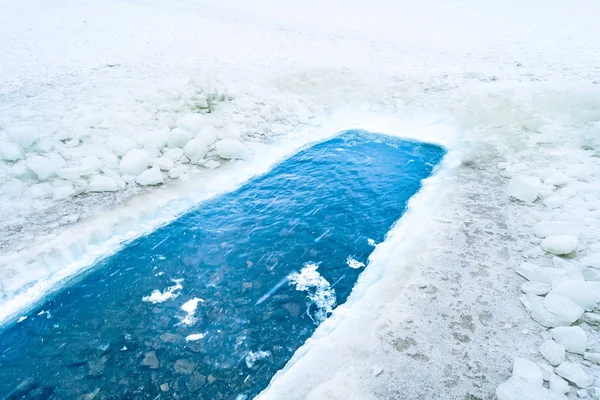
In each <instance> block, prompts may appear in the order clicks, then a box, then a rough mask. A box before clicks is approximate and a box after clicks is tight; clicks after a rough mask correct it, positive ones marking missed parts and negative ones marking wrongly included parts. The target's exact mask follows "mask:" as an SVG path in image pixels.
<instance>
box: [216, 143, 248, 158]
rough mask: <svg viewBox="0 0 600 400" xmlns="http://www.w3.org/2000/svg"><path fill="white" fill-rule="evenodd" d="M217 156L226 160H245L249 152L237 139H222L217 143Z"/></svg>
mask: <svg viewBox="0 0 600 400" xmlns="http://www.w3.org/2000/svg"><path fill="white" fill-rule="evenodd" d="M215 148H216V150H217V154H218V155H219V157H221V158H225V159H235V158H238V159H245V158H246V157H248V152H247V151H246V148H245V147H244V145H243V144H242V143H240V142H239V141H238V140H235V139H222V140H219V141H218V142H216V143H215Z"/></svg>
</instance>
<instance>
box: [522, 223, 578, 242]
mask: <svg viewBox="0 0 600 400" xmlns="http://www.w3.org/2000/svg"><path fill="white" fill-rule="evenodd" d="M534 233H535V236H537V237H540V238H547V237H549V236H555V235H575V236H579V234H580V233H581V225H580V224H576V223H573V222H571V221H542V222H538V223H537V224H536V225H535V227H534Z"/></svg>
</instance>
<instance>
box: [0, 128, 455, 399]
mask: <svg viewBox="0 0 600 400" xmlns="http://www.w3.org/2000/svg"><path fill="white" fill-rule="evenodd" d="M444 153H445V151H444V150H443V149H442V148H440V147H438V146H435V145H431V144H426V143H420V142H414V141H406V140H401V139H397V138H391V137H387V136H383V135H378V134H372V133H368V132H364V131H347V132H344V133H342V134H341V135H340V136H338V137H336V138H334V139H331V140H328V141H326V142H323V143H320V144H317V145H314V146H312V147H310V148H308V149H306V150H303V151H301V152H299V153H298V154H296V155H294V156H292V157H290V158H289V159H287V160H285V161H284V162H282V163H281V164H279V165H277V166H276V167H274V168H273V170H271V171H270V172H268V173H267V174H265V175H263V176H260V177H258V178H256V179H253V180H252V181H250V182H249V183H247V184H246V185H245V186H243V187H241V188H240V189H238V190H236V191H234V192H232V193H227V194H224V195H222V196H220V197H218V198H215V199H213V200H211V201H208V202H206V203H203V204H200V205H198V206H197V207H196V208H195V209H193V210H192V211H190V212H188V213H186V214H185V215H183V216H181V217H180V218H178V219H177V220H175V221H174V222H172V223H170V224H168V225H166V226H164V227H161V228H160V229H158V230H156V231H155V232H153V233H151V234H149V235H147V236H144V237H141V238H139V239H137V240H135V241H134V242H132V243H131V244H129V245H127V246H126V247H125V248H123V249H122V250H121V251H119V252H118V253H116V254H114V255H112V256H110V257H107V258H106V259H104V260H102V261H100V262H98V263H97V265H96V266H95V267H94V268H93V270H91V272H89V273H86V274H85V275H84V276H83V277H80V278H78V279H77V280H76V281H73V282H71V283H70V284H69V285H68V286H67V287H65V288H64V289H62V290H60V291H59V292H58V293H56V294H54V295H52V296H51V297H50V298H49V299H47V300H46V301H45V303H44V304H42V305H40V306H39V307H38V308H37V309H35V310H33V311H32V312H31V313H29V314H28V315H29V317H28V318H27V319H26V320H24V321H22V322H20V323H13V324H12V325H10V326H8V327H6V328H5V329H4V331H3V332H2V333H1V334H0V398H27V399H42V398H43V399H46V398H51V399H75V398H78V396H82V395H85V394H89V395H90V396H88V397H87V398H92V397H93V394H96V397H95V398H96V399H100V398H106V399H117V398H128V399H158V398H179V399H230V400H234V399H236V398H237V399H238V400H239V399H243V398H244V397H243V396H248V398H251V397H252V396H254V395H256V394H257V393H258V392H260V391H261V390H262V389H264V388H265V387H266V385H267V384H268V382H269V380H270V379H271V377H272V376H273V375H274V374H275V372H277V370H279V369H281V368H282V367H283V366H284V365H285V363H286V362H287V361H288V360H289V359H290V357H291V356H292V354H293V353H294V351H295V350H296V349H298V347H300V346H301V345H302V344H303V343H304V341H305V340H306V339H307V338H308V337H310V335H311V334H312V333H313V331H314V330H315V328H316V326H317V324H318V323H319V322H320V320H321V319H322V317H326V316H327V315H328V313H329V310H328V308H327V305H325V306H324V305H323V304H320V305H318V304H315V302H314V300H315V299H316V297H317V296H318V294H323V293H325V294H326V296H324V297H323V299H324V300H329V303H328V305H329V306H333V304H332V301H331V300H332V299H334V300H335V304H336V305H339V304H341V303H343V302H344V301H345V300H346V298H347V297H348V295H349V294H350V292H351V290H352V287H353V286H354V284H355V282H356V280H357V278H358V275H359V274H360V272H361V271H362V268H357V269H354V268H350V267H349V266H348V260H349V258H350V259H353V260H356V261H357V262H361V263H364V264H367V259H368V257H369V255H370V254H371V252H372V251H373V249H374V247H373V243H379V242H381V241H383V240H384V239H385V236H386V233H387V232H388V231H389V229H390V228H391V226H392V225H393V224H394V222H395V221H397V220H398V219H399V218H400V217H401V216H402V214H403V213H404V212H405V210H406V205H407V202H408V200H409V199H410V197H411V196H413V195H414V194H415V193H416V192H417V191H418V190H419V188H420V186H421V180H422V179H424V178H426V177H428V176H429V175H431V173H432V171H433V170H434V168H435V166H436V165H437V164H438V163H439V161H440V160H441V158H442V157H443V156H444ZM311 264H313V265H318V269H317V271H318V273H319V274H320V275H321V277H322V278H323V279H325V280H326V281H327V282H325V281H323V280H322V279H321V280H319V279H317V280H316V282H317V283H319V284H320V287H314V286H313V287H308V288H307V290H305V291H301V290H297V289H298V287H297V286H296V283H298V282H297V281H294V280H292V281H289V280H287V279H286V278H287V277H288V276H289V275H290V274H292V273H294V272H299V271H302V270H303V268H305V266H306V265H311ZM305 271H306V269H305ZM174 280H178V281H177V282H179V285H180V286H181V289H179V290H177V289H175V290H173V293H174V294H179V295H178V296H177V297H174V298H171V299H168V300H165V301H164V302H160V303H155V304H153V303H152V302H149V301H142V299H143V298H144V297H147V296H150V295H151V293H152V292H153V291H154V290H159V291H161V292H162V291H164V290H165V289H167V288H168V287H175V288H176V287H177V283H176V282H174ZM181 280H182V281H181ZM333 296H334V297H333ZM193 298H200V299H202V300H203V302H202V301H198V305H197V309H196V312H195V314H194V315H193V317H194V318H195V321H194V320H191V321H190V322H192V323H191V325H190V326H188V325H186V324H182V323H181V322H182V318H184V317H185V315H186V312H185V311H184V310H182V309H181V306H182V305H183V304H184V303H186V302H187V301H188V300H190V299H193ZM311 299H312V300H311ZM323 299H321V300H323ZM325 303H327V302H325ZM190 334H204V335H205V336H204V337H203V338H202V339H199V340H196V341H186V340H185V338H186V337H187V336H188V335H190ZM259 351H262V352H264V353H258V354H262V358H261V357H257V360H255V362H252V361H253V360H252V359H251V355H252V354H251V353H249V352H253V353H255V354H256V353H257V352H259ZM267 352H268V353H267ZM247 361H250V362H247ZM161 385H162V386H161ZM240 395H241V396H240ZM238 396H240V397H238Z"/></svg>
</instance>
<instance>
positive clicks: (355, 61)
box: [0, 0, 600, 400]
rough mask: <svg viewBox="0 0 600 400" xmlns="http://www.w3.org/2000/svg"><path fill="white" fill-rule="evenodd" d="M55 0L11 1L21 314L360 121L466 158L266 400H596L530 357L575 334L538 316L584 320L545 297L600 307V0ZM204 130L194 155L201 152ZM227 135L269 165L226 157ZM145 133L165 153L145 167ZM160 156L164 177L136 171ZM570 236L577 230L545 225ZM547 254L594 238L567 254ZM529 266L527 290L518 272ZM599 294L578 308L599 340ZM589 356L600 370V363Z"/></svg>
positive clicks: (6, 218)
mask: <svg viewBox="0 0 600 400" xmlns="http://www.w3.org/2000/svg"><path fill="white" fill-rule="evenodd" d="M32 1H33V2H8V1H5V3H6V4H5V5H4V6H3V8H2V13H0V38H2V39H0V51H1V52H2V54H10V57H8V58H6V62H3V63H0V97H1V98H2V101H1V102H0V159H2V161H0V249H1V250H0V253H1V254H2V256H0V272H1V275H0V305H1V307H0V309H1V310H0V321H5V320H6V319H7V318H8V317H9V316H12V315H15V316H18V315H21V313H20V310H22V309H26V308H27V307H28V306H29V305H30V304H32V303H33V302H35V301H36V300H38V299H39V297H40V296H41V295H43V294H44V293H46V292H47V291H49V290H51V289H52V288H53V287H55V285H56V284H58V283H60V282H63V281H64V279H67V278H68V277H70V276H72V275H73V274H74V273H77V272H79V271H81V270H82V269H84V268H85V267H86V266H88V265H90V263H92V261H93V260H94V259H96V258H97V257H99V256H102V255H104V254H107V253H109V252H111V251H114V250H115V249H116V248H118V246H119V244H120V243H123V241H127V240H131V239H133V238H135V237H136V235H140V234H142V233H143V232H145V231H147V230H149V229H153V228H154V227H156V226H158V224H160V223H164V222H165V220H169V219H170V218H173V217H175V216H176V215H178V213H181V212H184V211H185V209H186V207H189V206H191V205H193V204H194V203H195V202H198V201H200V200H202V199H206V198H208V197H210V196H214V195H216V194H218V193H221V192H222V191H224V190H228V189H232V188H235V187H236V185H239V184H241V183H243V182H244V181H245V180H247V179H249V178H250V177H252V176H255V175H256V174H258V173H260V172H264V171H266V170H268V168H269V167H270V166H272V165H273V163H275V162H277V161H278V160H280V159H282V158H284V157H285V156H286V155H288V154H290V153H292V152H294V151H296V150H297V149H299V148H301V147H302V146H304V145H306V144H308V143H311V142H314V141H318V140H321V139H323V138H325V137H327V135H332V134H334V133H335V132H337V131H340V130H343V129H348V128H356V127H360V128H365V129H370V130H375V131H381V132H384V133H389V134H394V135H399V136H405V137H412V138H416V139H420V140H425V141H433V142H436V143H441V144H443V145H445V146H446V147H447V148H448V149H449V153H448V158H447V160H446V161H445V163H444V165H443V166H442V171H441V173H440V174H439V175H438V176H436V177H434V178H432V179H431V180H429V181H428V182H425V186H424V190H423V192H421V193H419V194H418V195H417V196H416V197H415V198H414V199H412V200H411V202H410V204H409V212H408V213H407V215H406V216H405V217H404V218H403V219H402V221H401V222H400V223H399V224H398V226H396V227H395V228H394V229H393V230H392V232H390V234H389V235H388V237H387V239H386V240H385V241H384V242H382V243H378V245H377V248H376V251H375V253H373V255H372V259H371V260H370V262H369V266H368V267H367V268H365V270H364V272H363V275H362V276H361V279H360V280H359V282H358V284H357V287H356V289H355V291H354V292H353V294H352V295H351V296H350V298H349V300H348V302H347V303H346V304H345V305H344V306H342V307H340V308H338V309H336V311H334V313H333V314H332V316H331V317H330V318H329V319H327V320H326V321H325V322H324V323H323V324H322V325H321V326H320V327H319V329H318V330H317V332H316V333H315V334H314V336H313V338H312V339H311V340H310V341H309V342H307V344H306V345H305V346H304V347H303V348H301V349H299V350H298V351H297V353H296V355H295V356H294V358H293V359H292V360H291V361H290V362H289V364H288V365H287V366H286V368H285V369H284V370H283V371H281V372H280V373H278V374H277V376H276V377H275V379H274V380H273V381H272V383H271V385H270V387H269V388H268V389H267V390H266V391H265V392H264V393H263V394H262V395H261V399H278V400H280V399H286V400H287V399H304V398H319V396H321V398H323V397H329V398H344V399H361V400H362V399H390V398H398V397H403V398H428V399H429V398H431V399H434V398H448V399H453V398H468V397H469V396H470V398H488V397H490V396H493V393H495V392H496V389H497V388H498V389H503V390H499V392H498V394H499V396H500V395H502V396H505V397H502V398H507V399H508V398H519V399H522V396H523V395H524V394H527V395H529V396H530V397H531V398H532V399H535V398H540V399H552V398H574V397H573V396H575V390H574V389H572V390H571V391H569V392H568V394H567V395H566V396H563V393H565V392H567V390H568V389H569V384H568V383H567V382H566V381H564V380H562V378H560V377H559V376H558V375H552V376H551V377H550V389H547V387H545V386H535V387H534V386H533V385H530V384H528V383H527V381H525V380H523V379H520V378H514V379H513V378H511V365H512V363H513V360H514V359H515V358H516V357H520V358H526V359H528V360H530V361H532V362H543V358H542V356H540V355H538V354H537V352H536V351H535V349H537V348H539V346H540V345H542V343H543V342H544V341H546V340H550V339H551V338H552V337H551V336H550V337H548V335H551V334H549V333H548V332H547V331H546V330H544V328H543V327H542V326H540V325H539V324H538V323H537V322H535V321H534V320H532V319H531V318H530V316H533V317H534V318H537V319H538V320H542V321H545V323H546V324H547V325H545V326H547V327H555V326H562V325H564V326H565V327H566V325H567V324H568V323H569V322H568V319H569V318H566V317H568V316H571V319H572V315H574V313H573V314H572V315H571V313H570V312H569V313H568V314H569V315H563V317H565V318H566V319H565V318H561V317H559V316H558V315H557V314H555V313H553V312H551V311H550V310H549V309H548V308H547V307H546V304H548V305H549V306H550V308H552V309H553V310H554V311H556V312H558V313H559V314H561V313H563V312H564V310H563V308H562V307H559V306H560V304H563V302H556V301H555V300H556V297H554V300H553V298H552V297H550V300H548V301H547V302H546V301H545V298H544V297H543V296H549V295H550V294H552V292H553V291H554V290H555V289H556V290H557V291H556V292H555V293H554V294H557V295H560V296H563V297H564V298H567V299H569V300H570V301H571V302H573V303H575V304H577V305H578V306H579V307H581V308H583V309H589V307H591V306H592V304H591V302H593V301H594V298H593V293H592V292H591V290H589V291H588V290H587V289H585V287H584V286H588V285H584V286H577V285H575V284H570V285H571V286H569V285H567V286H566V287H562V288H561V287H560V286H559V284H560V282H563V281H564V282H567V280H576V281H585V282H586V284H587V283H589V282H592V281H598V278H599V276H598V274H597V271H598V269H600V260H599V258H598V253H600V249H599V248H598V247H597V246H598V235H599V234H600V228H599V225H598V224H599V219H600V214H599V210H600V204H599V202H598V198H599V196H600V187H599V185H598V182H599V181H600V180H599V178H600V162H599V158H598V155H600V150H599V149H600V139H599V136H598V129H599V128H600V125H599V123H598V117H597V110H598V106H599V105H600V93H599V85H598V82H599V81H598V74H597V69H596V68H597V66H598V65H600V56H599V54H598V52H597V40H596V38H597V37H600V27H599V25H598V23H597V17H596V16H597V15H598V13H599V12H600V6H599V5H598V4H597V2H594V1H592V0H583V2H578V3H573V2H563V1H558V0H550V1H547V2H544V4H541V3H540V2H538V1H535V0H525V1H518V2H517V1H513V0H510V1H508V2H492V1H474V0H467V1H463V2H442V1H439V0H427V1H425V2H416V3H415V2H408V1H403V0H402V1H396V2H390V1H389V0H376V1H375V2H369V3H365V2H359V1H355V0H350V1H343V2H342V1H340V0H333V1H331V2H318V1H315V0H307V1H304V2H298V3H290V2H284V3H282V2H276V1H274V0H260V1H258V2H251V3H249V2H242V1H240V0H222V1H215V0H203V1H202V2H199V1H197V0H185V1H179V0H178V1H170V2H165V1H164V0H158V1H155V2H126V1H116V0H107V2H102V3H94V2H80V3H77V2H70V1H59V2H58V3H57V2H52V3H49V2H43V1H40V0H32ZM515 10H518V12H515ZM57 20H59V21H61V29H56V24H55V21H57ZM82 20H85V21H86V23H85V24H82V23H81V21H82ZM207 38H209V39H210V40H207ZM399 55H401V56H399ZM207 128H211V129H209V130H206V129H207ZM176 129H182V130H184V131H187V132H189V133H191V134H192V136H190V135H189V134H185V135H180V137H177V138H175V137H174V135H172V131H173V130H176ZM205 130H206V131H205ZM15 132H22V133H24V134H23V135H16V134H15ZM176 132H179V131H176ZM203 132H205V133H207V134H206V135H203ZM211 132H212V133H211ZM213 135H214V136H213ZM184 136H185V137H184ZM188 137H189V139H188V141H187V142H186V143H185V144H183V141H184V140H185V139H186V138H188ZM169 138H170V139H171V144H172V145H174V144H183V146H182V147H176V148H169V147H168V144H169ZM198 138H199V139H202V138H207V139H206V141H205V142H204V144H205V145H206V153H205V154H204V155H203V156H202V158H201V157H200V155H199V153H198V156H197V158H198V160H197V163H195V162H196V160H195V159H193V157H189V156H188V155H186V154H184V150H185V145H186V144H188V143H189V142H190V141H193V140H195V139H198ZM120 139H123V140H120ZM224 139H232V140H236V141H238V142H239V143H240V144H241V146H243V147H238V148H237V149H236V151H238V154H241V153H244V156H245V158H246V161H240V160H237V161H228V160H226V158H227V157H229V156H231V155H233V154H232V153H230V154H225V152H223V153H222V154H221V155H220V154H219V152H218V149H217V146H216V145H215V142H217V141H218V140H224ZM177 140H179V142H177ZM175 142H177V143H175ZM151 146H152V147H151ZM219 147H222V146H219ZM203 149H204V147H202V150H203ZM242 149H243V150H244V151H243V152H242V151H239V150H242ZM132 150H139V151H144V152H146V153H147V154H148V162H147V164H146V165H145V166H144V168H141V167H138V169H137V171H138V173H135V174H132V173H123V172H122V171H121V169H120V163H121V161H122V159H123V157H125V155H126V154H127V152H129V151H132ZM123 153H124V154H123ZM38 157H41V158H38ZM234 158H235V157H234ZM165 159H168V160H170V161H171V162H169V161H166V160H165ZM48 160H49V161H50V162H49V163H48V162H47V161H48ZM60 160H62V162H61V161H60ZM156 160H158V161H156ZM39 161H43V162H39ZM87 161H91V163H89V164H88V163H87ZM63 162H64V164H63ZM61 164H63V165H62V166H60V165H61ZM143 164H144V163H141V164H140V165H143ZM155 165H158V167H159V169H163V171H165V173H164V176H163V180H164V183H163V184H162V185H160V189H157V188H155V187H152V186H143V187H142V186H140V185H139V184H138V183H136V179H137V177H138V175H139V174H142V173H144V172H145V171H148V167H154V166H155ZM57 166H58V167H59V168H57ZM166 171H168V173H167V172H166ZM522 177H531V178H527V179H525V180H523V179H522ZM64 181H68V182H69V183H70V185H72V186H69V184H67V183H64ZM511 182H512V184H511ZM71 187H72V189H73V190H72V192H71V190H70V188H71ZM509 187H510V189H509ZM507 190H508V192H509V193H510V194H513V195H515V196H516V197H517V198H522V200H524V201H513V200H512V199H511V196H510V195H509V193H507ZM69 193H71V194H69ZM55 194H56V195H55ZM67 194H69V196H68V197H67V198H63V197H64V196H66V195H67ZM534 195H535V198H534V197H533V196H534ZM512 198H513V199H514V197H512ZM71 215H77V216H78V217H77V218H76V219H67V220H64V219H63V218H65V217H69V216H71ZM557 235H562V236H564V235H569V236H571V239H569V240H562V239H561V240H558V241H556V240H554V239H553V240H549V241H546V242H545V243H544V242H543V241H540V240H539V239H544V240H547V239H551V237H553V236H557ZM572 237H575V238H576V239H577V243H575V245H574V246H573V243H574V240H572ZM538 238H539V239H538ZM552 241H554V243H552ZM549 242H550V243H549ZM542 243H544V244H543V245H542ZM540 246H541V247H540ZM594 246H596V247H594ZM541 248H545V250H547V251H548V250H552V252H554V253H557V254H563V252H565V251H567V250H569V249H570V248H572V251H571V252H569V253H568V254H566V255H565V259H566V260H568V262H567V264H561V263H559V262H553V261H552V252H550V253H549V254H545V253H544V252H542V251H541ZM532 249H534V251H532V252H530V253H527V255H528V256H529V255H531V256H534V257H531V258H527V259H525V257H524V256H525V254H524V253H525V252H528V251H530V250H532ZM573 250H576V251H573ZM561 260H562V259H561ZM525 261H527V262H529V263H531V264H532V265H534V266H535V268H534V267H531V266H530V267H525V268H519V269H518V271H519V274H521V273H522V275H523V276H525V277H526V278H527V279H528V280H529V281H530V282H529V284H528V286H525V285H524V283H525V282H524V280H523V278H522V277H521V276H520V275H518V274H516V273H515V272H514V271H515V270H517V268H518V267H519V266H520V265H521V264H522V263H523V262H525ZM563 261H565V260H563ZM522 285H523V286H522ZM542 285H547V286H550V287H551V288H552V291H550V292H549V293H550V294H546V293H543V292H544V291H545V289H546V287H544V286H542ZM521 287H523V288H525V289H526V290H524V292H525V294H524V295H523V300H524V301H523V303H525V304H527V305H529V307H530V311H531V315H530V312H528V311H527V310H526V309H525V308H524V307H523V306H522V305H521V303H520V293H519V292H520V290H519V288H521ZM589 287H590V288H592V289H593V288H594V287H595V286H593V285H592V286H589ZM574 288H583V289H582V290H581V291H579V290H577V293H575V292H574V290H576V289H574ZM527 289H528V290H527ZM161 290H164V289H161ZM156 292H157V295H156V296H157V297H156V298H158V297H159V296H162V295H163V292H162V291H160V290H158V289H157V291H156ZM149 295H150V296H151V295H152V294H149ZM559 300H561V299H560V298H559ZM564 304H569V306H568V308H570V309H572V310H574V308H573V307H572V304H570V303H564ZM556 307H559V308H560V309H559V308H556ZM425 310H426V311H425ZM572 310H569V311H572ZM595 310H596V311H595V312H586V313H584V314H583V315H582V316H581V317H580V318H579V319H578V320H577V321H575V323H574V324H573V325H574V327H579V328H581V329H582V330H583V331H584V332H585V333H586V335H587V337H588V345H587V349H586V351H587V352H589V353H590V354H593V353H597V352H598V351H599V350H600V349H598V343H599V342H600V339H599V338H598V333H597V329H598V327H599V326H600V322H598V321H600V317H598V313H597V312H598V309H597V306H596V308H595ZM522 331H527V332H529V333H530V334H527V335H523V334H522V333H521V332H522ZM538 332H540V333H542V334H545V335H546V336H545V337H543V338H542V336H541V335H538V334H533V333H538ZM531 350H533V352H531ZM457 354H459V355H460V356H457ZM586 354H587V353H586ZM567 357H568V360H567V361H565V362H572V363H575V364H576V365H581V366H582V367H581V368H583V370H584V372H585V373H586V374H588V376H590V377H592V378H593V379H594V380H595V385H596V386H597V383H598V379H600V372H598V366H597V365H596V364H593V363H592V362H591V361H589V360H584V359H583V357H582V356H581V355H580V354H574V353H569V354H568V355H567ZM583 362H586V363H588V364H590V365H585V364H583ZM563 364H564V363H563ZM373 365H377V366H378V367H380V368H382V370H383V371H385V372H384V373H382V374H380V375H378V376H376V375H374V374H372V373H371V368H372V366H373ZM431 365H436V366H437V368H431ZM565 368H566V367H563V369H565ZM563 372H564V371H563ZM570 379H575V378H574V377H573V376H571V378H570ZM503 382H509V383H508V384H504V383H503ZM501 384H502V385H503V386H501V387H500V388H499V387H498V386H499V385H501ZM564 384H566V386H564ZM589 393H590V394H589V395H588V398H590V397H592V393H594V391H593V390H592V389H590V390H589ZM552 394H555V395H556V396H558V397H552V396H553V395H552ZM511 396H512V397H511ZM519 396H521V397H519Z"/></svg>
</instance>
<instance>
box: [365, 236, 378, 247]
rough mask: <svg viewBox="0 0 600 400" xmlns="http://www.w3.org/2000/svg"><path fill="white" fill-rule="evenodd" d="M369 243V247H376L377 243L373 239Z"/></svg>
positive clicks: (368, 240)
mask: <svg viewBox="0 0 600 400" xmlns="http://www.w3.org/2000/svg"><path fill="white" fill-rule="evenodd" d="M367 243H368V244H369V246H372V247H375V245H376V243H375V241H374V240H373V239H370V238H369V239H367Z"/></svg>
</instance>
